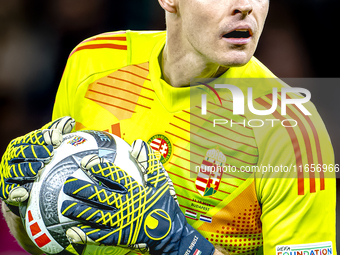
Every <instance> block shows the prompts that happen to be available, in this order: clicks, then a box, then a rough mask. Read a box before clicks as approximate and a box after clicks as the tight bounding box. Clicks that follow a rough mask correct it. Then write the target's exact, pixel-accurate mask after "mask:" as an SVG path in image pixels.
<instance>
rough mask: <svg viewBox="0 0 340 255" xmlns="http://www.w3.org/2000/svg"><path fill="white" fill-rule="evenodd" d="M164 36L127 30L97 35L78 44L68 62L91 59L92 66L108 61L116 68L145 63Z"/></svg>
mask: <svg viewBox="0 0 340 255" xmlns="http://www.w3.org/2000/svg"><path fill="white" fill-rule="evenodd" d="M165 36H166V32H165V31H130V30H127V31H117V32H108V33H103V34H99V35H96V36H92V37H90V38H88V39H86V40H84V41H82V42H81V43H80V44H78V45H77V46H76V47H75V48H74V50H73V51H72V52H71V53H70V55H69V60H71V59H72V61H76V62H78V61H82V60H84V59H91V62H92V63H94V64H95V63H96V61H98V62H103V61H108V62H111V63H112V65H115V66H117V67H122V66H126V65H130V64H137V63H138V62H139V63H141V62H146V61H148V60H149V56H150V54H151V51H152V49H153V47H154V46H155V44H156V43H157V42H158V41H159V40H160V39H162V38H164V37H165ZM78 63H79V62H78ZM113 68H114V67H113Z"/></svg>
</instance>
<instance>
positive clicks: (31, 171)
mask: <svg viewBox="0 0 340 255" xmlns="http://www.w3.org/2000/svg"><path fill="white" fill-rule="evenodd" d="M43 167H44V163H42V162H25V163H19V164H13V165H11V169H10V171H9V174H10V175H9V176H5V178H12V179H15V178H16V179H17V180H19V179H20V178H19V177H34V176H36V175H37V173H38V172H39V170H40V169H42V168H43ZM7 181H9V179H7Z"/></svg>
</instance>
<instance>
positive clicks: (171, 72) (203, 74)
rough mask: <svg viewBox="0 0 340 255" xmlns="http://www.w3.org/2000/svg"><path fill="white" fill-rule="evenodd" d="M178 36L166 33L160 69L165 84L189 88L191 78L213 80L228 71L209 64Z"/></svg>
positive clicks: (177, 34)
mask: <svg viewBox="0 0 340 255" xmlns="http://www.w3.org/2000/svg"><path fill="white" fill-rule="evenodd" d="M179 35H180V33H178V31H176V32H175V33H173V34H171V31H168V36H167V41H166V44H165V47H164V49H163V52H162V59H161V68H162V73H163V78H164V80H165V81H166V82H167V83H169V84H170V85H172V86H173V87H183V86H190V80H191V79H193V78H215V77H219V76H220V75H221V74H223V73H224V72H225V71H227V70H228V68H227V67H223V66H220V65H218V64H216V63H209V61H208V60H206V59H204V58H203V57H202V56H201V55H200V54H198V53H197V52H195V51H194V49H193V48H192V46H191V45H188V43H187V42H185V41H183V40H182V39H181V38H180V36H179ZM169 38H170V39H169Z"/></svg>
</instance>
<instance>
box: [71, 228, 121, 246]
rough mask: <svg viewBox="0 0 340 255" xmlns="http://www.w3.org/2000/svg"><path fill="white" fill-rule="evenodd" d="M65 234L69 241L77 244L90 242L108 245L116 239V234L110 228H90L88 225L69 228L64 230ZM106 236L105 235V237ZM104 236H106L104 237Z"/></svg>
mask: <svg viewBox="0 0 340 255" xmlns="http://www.w3.org/2000/svg"><path fill="white" fill-rule="evenodd" d="M66 236H67V238H68V240H70V242H71V243H77V244H84V245H85V244H92V245H99V244H104V245H110V246H112V245H113V244H117V241H116V242H113V241H112V240H114V239H116V240H117V236H118V234H117V233H116V234H113V233H112V230H110V229H99V228H92V227H90V226H84V225H81V226H77V227H72V228H69V229H68V230H67V231H66ZM106 236H107V237H106ZM105 237H106V238H105Z"/></svg>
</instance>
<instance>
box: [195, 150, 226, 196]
mask: <svg viewBox="0 0 340 255" xmlns="http://www.w3.org/2000/svg"><path fill="white" fill-rule="evenodd" d="M226 161H227V158H226V156H225V155H224V154H223V153H222V152H221V151H220V150H218V149H210V150H208V151H207V153H206V154H205V157H204V159H203V161H202V163H201V167H200V171H199V173H197V178H196V181H195V185H196V189H197V191H198V193H199V194H200V195H201V196H203V197H207V196H212V195H214V194H215V193H216V192H217V191H218V188H219V187H220V183H221V178H222V175H223V166H224V165H225V163H226Z"/></svg>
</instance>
